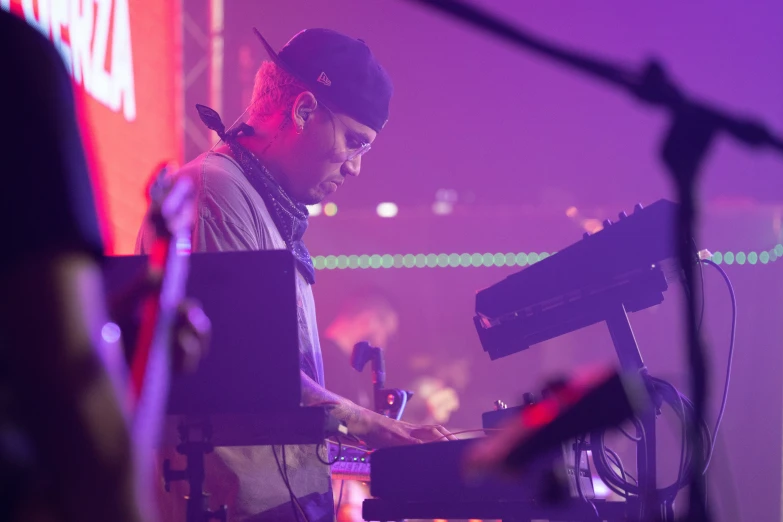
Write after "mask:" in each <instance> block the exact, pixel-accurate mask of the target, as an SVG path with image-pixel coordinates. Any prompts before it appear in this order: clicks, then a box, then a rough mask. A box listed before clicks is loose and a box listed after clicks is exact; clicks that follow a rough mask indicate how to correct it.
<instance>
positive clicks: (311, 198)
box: [294, 191, 326, 205]
mask: <svg viewBox="0 0 783 522" xmlns="http://www.w3.org/2000/svg"><path fill="white" fill-rule="evenodd" d="M324 198H326V196H325V195H324V194H317V193H313V192H309V191H308V192H307V193H306V194H304V195H302V196H294V199H295V200H296V201H298V202H299V203H302V204H303V205H315V204H317V203H320V202H321V201H323V200H324Z"/></svg>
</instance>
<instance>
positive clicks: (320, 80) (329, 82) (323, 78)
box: [316, 72, 332, 87]
mask: <svg viewBox="0 0 783 522" xmlns="http://www.w3.org/2000/svg"><path fill="white" fill-rule="evenodd" d="M316 81H317V82H318V83H323V84H324V85H326V86H327V87H329V86H330V85H332V80H330V79H329V77H328V76H326V73H325V72H322V73H321V74H320V75H319V76H318V80H316Z"/></svg>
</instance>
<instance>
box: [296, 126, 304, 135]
mask: <svg viewBox="0 0 783 522" xmlns="http://www.w3.org/2000/svg"><path fill="white" fill-rule="evenodd" d="M302 131H304V125H297V126H296V133H297V134H302Z"/></svg>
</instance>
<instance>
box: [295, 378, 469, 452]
mask: <svg viewBox="0 0 783 522" xmlns="http://www.w3.org/2000/svg"><path fill="white" fill-rule="evenodd" d="M301 376H302V397H303V399H304V403H305V405H306V406H316V405H327V406H331V407H332V414H333V415H334V416H335V417H337V418H338V419H340V420H341V421H343V422H344V423H345V424H346V426H348V432H349V433H350V434H351V435H354V436H356V437H358V438H359V439H361V440H362V441H364V442H365V443H366V444H367V445H368V446H370V447H372V448H383V447H386V446H402V445H405V444H421V443H423V442H436V441H445V440H457V438H456V437H455V436H454V435H452V434H451V433H449V431H448V430H447V429H446V428H444V427H443V426H437V425H426V426H422V425H418V424H411V423H410V422H405V421H398V420H394V419H390V418H388V417H384V416H383V415H379V414H377V413H375V412H374V411H370V410H368V409H366V408H362V407H361V406H359V405H357V404H355V403H353V402H351V401H349V400H348V399H345V398H343V397H340V396H339V395H335V394H334V393H332V392H330V391H328V390H326V389H325V388H324V387H323V386H321V385H320V384H318V383H317V382H315V381H314V380H313V379H311V378H310V377H309V376H308V375H307V374H305V373H304V372H302V373H301Z"/></svg>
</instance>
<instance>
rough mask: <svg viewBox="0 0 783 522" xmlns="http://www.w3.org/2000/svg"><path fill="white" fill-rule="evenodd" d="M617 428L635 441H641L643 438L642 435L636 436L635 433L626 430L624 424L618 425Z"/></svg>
mask: <svg viewBox="0 0 783 522" xmlns="http://www.w3.org/2000/svg"><path fill="white" fill-rule="evenodd" d="M617 429H618V430H619V431H620V433H622V434H623V435H625V437H626V438H628V439H630V440H632V441H634V442H641V440H642V438H641V437H634V436H633V435H631V434H630V433H628V432H627V431H625V430H624V429H623V427H622V426H617Z"/></svg>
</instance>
